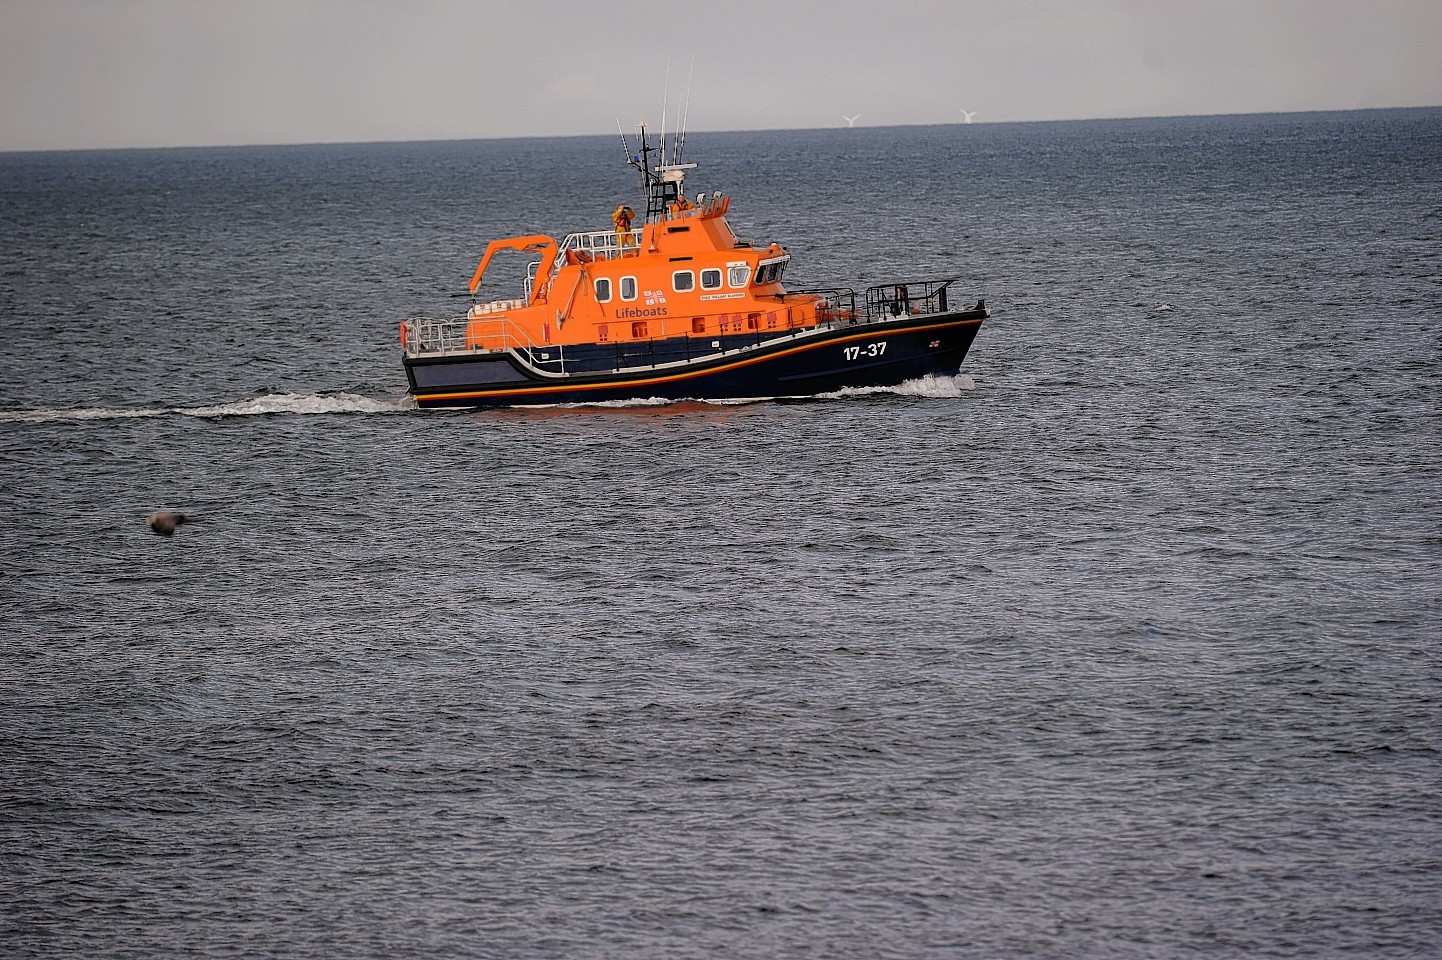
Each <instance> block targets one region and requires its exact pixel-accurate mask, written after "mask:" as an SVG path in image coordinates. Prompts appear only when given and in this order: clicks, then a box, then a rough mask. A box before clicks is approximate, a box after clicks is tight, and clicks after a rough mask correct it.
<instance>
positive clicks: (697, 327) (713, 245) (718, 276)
mask: <svg viewBox="0 0 1442 960" xmlns="http://www.w3.org/2000/svg"><path fill="white" fill-rule="evenodd" d="M730 205H731V204H730V198H729V197H725V196H721V195H719V194H717V195H714V196H712V197H710V198H698V202H696V203H690V202H689V201H688V202H685V203H682V202H680V201H671V202H669V203H668V204H666V205H665V207H664V208H663V209H662V211H661V213H660V215H659V216H657V217H656V218H655V219H654V220H652V222H649V223H646V224H643V225H638V226H637V227H636V228H635V229H633V230H630V231H620V230H615V229H613V230H603V231H596V232H594V233H579V234H570V235H568V236H567V237H566V238H565V239H564V240H563V241H561V242H560V243H557V242H556V241H555V240H554V239H553V238H551V237H547V236H540V235H534V236H524V237H510V238H507V239H503V240H494V241H492V242H491V243H490V244H489V245H488V246H487V247H486V251H485V254H484V255H483V256H482V257H481V262H480V264H479V265H478V266H477V268H476V272H475V275H474V276H473V277H472V278H471V282H470V289H471V292H472V293H473V294H474V293H476V292H477V291H479V290H480V289H481V287H482V285H483V284H484V282H485V280H486V275H487V272H488V271H489V269H490V268H491V266H492V262H493V260H494V259H495V258H496V255H497V254H500V253H503V252H506V251H520V252H525V253H531V254H539V255H540V259H539V260H537V261H533V270H532V272H531V275H530V277H529V278H528V279H527V280H526V283H525V289H524V294H523V296H521V297H520V298H513V299H504V300H496V301H491V302H488V303H479V304H477V305H476V306H475V307H473V308H472V309H471V311H470V313H469V315H468V317H469V323H468V324H467V331H466V341H467V346H468V347H472V348H474V347H486V346H495V347H499V346H501V345H503V343H504V342H505V341H506V340H507V339H508V338H509V339H513V340H519V341H521V342H528V343H531V344H556V345H563V344H582V343H607V342H612V343H614V342H619V341H625V340H652V339H657V338H669V337H679V336H687V337H714V336H716V335H718V334H723V333H733V332H734V333H739V332H743V331H748V330H776V329H794V328H797V327H807V326H814V325H815V324H816V322H817V313H818V309H817V308H818V304H819V303H820V302H821V300H822V298H821V297H819V296H791V297H788V296H787V295H786V290H785V287H783V286H782V282H781V281H782V276H783V275H784V274H785V271H786V266H787V264H788V263H789V261H790V256H789V255H788V254H787V253H786V250H785V249H784V248H783V247H781V245H780V244H776V243H773V244H770V245H769V246H766V247H763V248H756V247H752V246H750V245H749V244H745V243H743V242H742V241H740V240H739V239H738V238H737V237H736V235H735V233H733V232H732V230H731V227H730V225H729V224H728V223H727V222H726V211H727V209H729V207H730Z"/></svg>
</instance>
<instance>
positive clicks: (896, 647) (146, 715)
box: [0, 109, 1442, 958]
mask: <svg viewBox="0 0 1442 960" xmlns="http://www.w3.org/2000/svg"><path fill="white" fill-rule="evenodd" d="M686 149H687V156H686V159H687V160H693V159H694V160H696V161H699V162H700V163H701V164H702V165H701V167H700V168H699V169H698V170H697V171H694V172H693V173H692V174H691V177H690V180H689V181H688V184H687V189H688V190H689V191H692V192H694V191H697V190H706V191H708V192H709V191H711V190H722V191H725V192H727V193H730V194H732V195H733V196H734V198H735V200H734V205H733V212H732V214H731V220H732V223H733V225H734V226H735V228H736V230H737V232H738V233H739V234H740V235H741V236H742V237H743V238H745V239H747V240H749V241H751V242H753V243H755V244H757V245H761V244H765V243H768V242H770V241H772V240H776V241H779V242H781V243H782V244H784V245H786V247H787V248H788V250H789V251H790V252H791V254H792V255H793V257H794V260H793V263H792V266H791V269H790V270H789V273H788V281H789V282H790V283H791V284H793V285H795V286H838V285H840V286H850V287H853V288H855V289H857V290H860V289H861V288H863V287H865V286H868V285H871V284H874V283H881V282H885V281H887V280H897V279H900V280H916V279H927V278H932V277H956V278H958V279H957V280H956V282H955V283H954V284H953V286H952V288H951V290H952V296H953V299H954V300H955V301H956V302H958V303H960V302H968V303H969V302H970V300H971V299H973V298H974V299H981V298H985V299H986V301H987V304H988V306H989V307H990V308H991V309H992V311H993V315H992V318H991V319H990V320H988V321H987V323H986V324H985V325H984V326H983V328H982V330H981V333H980V335H979V337H978V339H977V341H976V344H975V346H974V347H973V349H972V352H971V355H970V356H969V357H968V358H967V361H966V363H965V364H964V366H963V375H962V376H960V377H958V378H952V379H945V380H934V379H933V380H928V381H919V382H916V383H912V384H907V385H905V386H903V387H902V388H899V389H896V390H890V391H855V392H843V393H842V394H839V395H834V396H828V397H823V398H818V399H814V400H807V401H773V402H760V403H747V404H707V403H699V402H683V403H648V402H639V403H635V404H624V405H611V406H606V407H599V408H598V407H589V408H566V407H561V408H552V409H542V410H521V409H512V410H495V411H486V412H469V411H417V410H414V409H412V408H411V406H410V404H409V402H408V400H407V399H406V396H405V380H404V375H403V372H402V369H401V366H400V346H399V332H398V322H399V321H400V320H402V319H404V318H406V317H410V316H416V315H428V316H448V315H457V314H460V313H462V312H464V310H465V308H466V307H467V306H468V305H469V303H470V299H469V295H468V294H467V293H466V290H465V282H466V280H467V279H468V278H469V277H470V275H471V272H472V271H473V269H474V266H475V262H476V261H477V259H478V258H479V255H480V253H481V251H482V250H483V249H484V245H485V243H486V242H487V241H488V240H490V239H493V238H495V237H500V236H509V235H515V234H528V233H536V232H543V233H553V234H561V233H564V232H567V231H569V230H590V229H600V228H601V227H604V226H605V224H606V223H607V215H608V213H609V211H610V210H611V209H613V208H614V207H615V206H616V204H617V203H619V202H631V203H632V204H633V205H634V203H635V198H636V192H635V191H636V186H637V185H636V183H635V182H634V181H633V179H632V176H633V175H632V173H631V171H629V170H628V169H627V168H626V167H625V166H624V165H623V164H622V163H621V162H620V160H621V156H620V150H619V147H618V146H617V144H616V143H614V142H613V141H611V140H608V139H607V138H604V137H601V138H577V139H548V140H509V141H475V142H453V143H405V144H368V145H339V146H309V147H264V148H262V147H255V148H228V149H194V150H157V151H144V150H141V151H117V152H77V153H52V154H33V153H32V154H8V155H0V228H3V229H0V329H3V332H4V336H5V348H4V350H3V351H0V491H3V497H0V619H3V634H0V636H3V639H0V770H3V777H0V953H3V954H4V955H5V956H7V957H74V956H89V957H157V956H160V957H164V956H175V957H185V956H204V957H230V956H236V957H239V956H278V957H341V956H345V957H401V956H406V957H618V958H619V957H626V958H630V957H638V956H644V957H698V958H699V957H758V958H761V957H803V956H804V957H812V956H826V957H856V958H875V957H1078V956H1095V957H1138V958H1142V957H1145V958H1154V957H1218V958H1221V957H1237V956H1248V957H1264V956H1266V957H1315V956H1326V957H1367V958H1378V957H1422V956H1436V955H1437V951H1438V949H1439V947H1438V944H1439V943H1442V778H1439V770H1442V767H1439V760H1442V753H1439V750H1442V657H1439V647H1438V637H1439V636H1442V633H1439V629H1438V623H1439V622H1442V506H1439V498H1442V409H1439V407H1442V374H1439V360H1442V340H1439V334H1438V330H1439V322H1442V110H1436V109H1430V110H1411V111H1373V112H1360V113H1341V114H1307V115H1285V116H1280V115H1273V116H1247V117H1217V118H1192V119H1160V120H1158V119H1154V120H1130V121H1104V122H1103V121H1097V122H1088V123H1045V124H1017V125H1011V124H973V125H966V126H962V125H956V126H946V127H905V128H891V129H879V128H871V129H862V128H857V129H841V130H824V131H791V132H766V133H711V134H706V133H693V134H691V135H690V137H689V138H688V142H687V148H686ZM483 293H485V294H489V295H490V296H507V295H514V291H513V290H512V289H510V288H508V287H505V286H504V285H501V286H498V287H497V288H496V289H495V290H493V291H492V290H486V291H483ZM162 507H164V508H173V509H180V510H183V511H185V512H186V513H187V514H191V515H193V516H195V517H196V518H197V522H195V523H193V524H190V525H186V526H182V527H181V528H180V529H179V530H178V531H177V532H176V534H175V536H174V537H172V538H169V539H165V538H161V537H158V536H155V535H154V534H152V533H151V532H150V531H149V530H148V529H147V528H146V526H145V524H144V518H145V516H146V515H147V514H148V513H150V512H151V511H152V510H155V509H157V508H162Z"/></svg>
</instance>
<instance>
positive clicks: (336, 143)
mask: <svg viewBox="0 0 1442 960" xmlns="http://www.w3.org/2000/svg"><path fill="white" fill-rule="evenodd" d="M1439 109H1442V104H1417V105H1410V106H1393V107H1342V108H1332V107H1329V108H1322V109H1315V110H1250V111H1227V112H1223V113H1178V114H1141V115H1134V116H1096V117H1070V118H1050V119H1039V120H983V121H976V120H973V121H972V122H970V123H967V122H965V121H962V120H946V121H938V122H933V123H894V124H876V125H874V126H864V127H842V126H839V125H837V124H819V125H816V126H808V127H735V128H730V129H718V130H705V129H700V130H698V129H692V130H690V131H688V133H692V134H695V133H717V134H729V133H792V132H803V131H814V130H849V129H855V130H896V129H907V128H914V127H1007V126H1032V125H1038V124H1064V123H1099V122H1106V121H1118V120H1195V119H1209V118H1212V119H1220V118H1224V117H1268V116H1273V117H1281V116H1305V115H1308V114H1326V113H1377V112H1382V111H1403V110H1413V111H1415V110H1439ZM611 136H614V134H607V133H545V134H515V135H504V136H478V137H403V138H396V139H386V138H381V139H371V140H275V141H258V142H236V143H174V144H143V145H132V146H121V147H117V146H108V147H107V146H95V147H15V148H9V147H0V156H4V155H15V154H26V153H28V154H43V153H113V152H117V151H126V150H133V151H142V150H223V149H263V148H271V147H341V146H370V145H379V144H406V143H471V142H481V141H484V142H494V141H503V140H575V139H583V138H587V137H607V138H609V137H611Z"/></svg>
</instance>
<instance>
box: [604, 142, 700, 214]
mask: <svg viewBox="0 0 1442 960" xmlns="http://www.w3.org/2000/svg"><path fill="white" fill-rule="evenodd" d="M640 130H641V151H640V153H638V154H636V155H634V156H628V157H627V158H626V162H627V163H628V164H630V165H631V166H632V167H635V168H636V170H637V172H639V173H640V174H641V190H642V192H643V193H645V195H646V222H647V223H656V222H657V221H660V220H664V219H666V214H667V211H668V210H669V208H670V206H671V204H673V203H675V202H676V200H677V199H679V198H680V197H681V196H682V194H683V190H684V183H685V179H686V171H687V170H694V169H696V164H694V163H666V161H665V149H664V143H663V146H661V147H655V146H652V145H651V141H650V140H648V139H647V138H646V125H645V124H644V123H643V124H641V125H640ZM621 142H622V143H623V144H624V143H625V142H626V135H625V134H624V133H623V134H622V135H621ZM658 151H659V152H660V153H661V158H660V159H661V162H660V163H658V164H656V165H655V166H652V164H651V154H653V153H657V152H658ZM628 153H629V150H628Z"/></svg>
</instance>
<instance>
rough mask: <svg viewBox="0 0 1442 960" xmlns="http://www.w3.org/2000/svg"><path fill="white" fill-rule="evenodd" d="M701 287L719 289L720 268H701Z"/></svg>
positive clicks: (703, 288)
mask: <svg viewBox="0 0 1442 960" xmlns="http://www.w3.org/2000/svg"><path fill="white" fill-rule="evenodd" d="M701 289H702V290H720V289H721V271H720V270H714V269H712V270H702V271H701Z"/></svg>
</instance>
